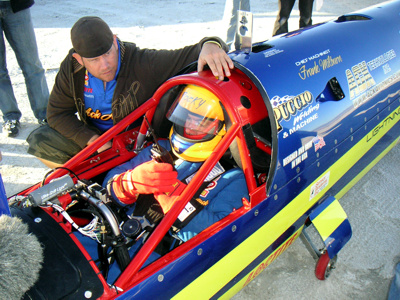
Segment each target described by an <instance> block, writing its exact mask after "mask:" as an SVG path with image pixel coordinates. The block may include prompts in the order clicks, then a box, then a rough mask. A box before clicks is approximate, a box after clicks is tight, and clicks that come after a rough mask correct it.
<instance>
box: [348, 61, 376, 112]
mask: <svg viewBox="0 0 400 300" xmlns="http://www.w3.org/2000/svg"><path fill="white" fill-rule="evenodd" d="M346 78H347V83H348V86H349V95H350V99H351V100H353V99H355V98H356V97H357V96H359V95H360V94H362V93H365V92H366V91H367V90H368V89H369V88H371V87H372V86H374V85H375V84H376V83H375V80H374V78H373V77H372V75H371V73H370V72H369V71H368V68H367V63H366V62H365V61H362V62H360V63H358V64H357V65H354V66H353V67H352V68H351V70H350V69H347V70H346ZM360 102H361V103H360ZM363 102H365V101H353V106H354V108H356V107H358V106H360V105H361V104H362V103H363Z"/></svg>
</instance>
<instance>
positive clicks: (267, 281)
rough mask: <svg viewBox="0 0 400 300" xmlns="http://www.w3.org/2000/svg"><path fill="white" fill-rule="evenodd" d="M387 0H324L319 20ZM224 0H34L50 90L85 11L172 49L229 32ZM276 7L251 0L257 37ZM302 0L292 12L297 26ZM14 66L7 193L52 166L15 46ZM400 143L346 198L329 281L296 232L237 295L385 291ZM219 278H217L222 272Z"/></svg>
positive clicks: (399, 188)
mask: <svg viewBox="0 0 400 300" xmlns="http://www.w3.org/2000/svg"><path fill="white" fill-rule="evenodd" d="M381 2H383V1H372V0H354V1H345V0H325V1H324V2H323V6H322V8H321V9H320V10H319V11H314V13H313V21H314V23H319V22H323V21H326V20H331V19H334V18H336V17H337V16H339V15H341V14H344V13H349V12H352V11H355V10H358V9H362V8H365V7H368V6H370V5H374V4H377V3H381ZM224 7H225V1H223V0H208V1H193V0H153V1H139V0H124V1H108V0H86V1H79V0H63V1H56V0H36V4H35V5H34V6H33V7H32V8H31V13H32V18H33V23H34V27H35V31H36V38H37V43H38V47H39V53H40V58H41V61H42V64H43V66H44V68H45V69H46V78H47V82H48V85H49V89H50V90H51V88H52V86H53V83H54V77H55V75H56V73H57V70H58V68H59V64H60V62H61V60H62V59H63V58H64V57H65V55H66V54H67V51H68V49H69V48H70V47H71V42H70V38H69V30H70V28H71V26H72V25H73V24H74V23H75V21H76V20H77V19H78V18H80V17H81V16H84V15H97V16H100V17H101V18H103V19H104V20H105V21H106V22H108V23H109V25H110V26H111V27H112V29H113V31H114V33H116V34H118V36H119V37H120V38H121V39H122V40H127V41H133V42H136V43H137V44H138V45H139V46H140V47H142V48H145V47H148V48H156V49H161V48H167V49H174V48H179V47H182V46H184V45H188V44H191V43H195V42H197V41H199V40H200V39H201V38H202V37H204V36H210V35H218V36H220V37H222V38H224V37H225V32H226V27H227V22H226V20H224V19H223V15H224ZM277 10H278V4H277V1H275V0H253V1H251V11H252V12H253V15H254V33H253V36H254V41H263V40H266V39H268V38H270V37H271V32H272V26H273V22H274V20H275V17H276V14H277ZM297 26H298V10H297V4H296V5H295V8H294V10H293V12H292V16H291V18H290V20H289V27H290V30H295V29H297ZM7 63H8V69H9V73H10V76H11V79H12V81H13V86H14V91H15V95H16V97H17V100H18V102H19V106H20V109H21V111H22V113H23V116H22V119H21V125H22V128H21V132H20V135H19V136H18V137H17V138H15V139H9V138H6V137H4V136H2V135H1V136H0V150H1V152H2V154H3V160H2V162H1V163H0V172H1V175H2V177H3V180H4V184H5V189H6V192H7V195H8V196H11V195H13V194H14V193H16V192H18V191H20V190H22V189H24V188H26V187H29V186H30V185H32V184H34V183H36V182H38V181H40V180H41V179H42V177H43V175H44V174H45V173H46V172H47V171H48V169H47V168H46V167H44V166H43V165H42V164H41V163H40V162H39V161H38V160H36V159H35V158H34V157H32V156H31V155H28V154H27V153H26V150H27V143H26V142H25V139H26V137H27V136H28V134H29V133H30V132H31V131H32V130H33V129H34V128H36V127H37V126H38V125H37V123H36V120H35V118H34V117H33V114H32V112H31V110H30V107H29V102H28V99H27V93H26V89H25V83H24V79H23V76H22V73H21V71H20V69H19V67H18V65H17V63H16V60H15V57H14V55H13V52H12V51H11V48H10V47H9V46H7ZM399 165H400V146H399V145H398V146H396V147H395V148H394V149H393V150H392V151H390V152H389V153H388V155H387V156H386V157H385V158H384V159H382V161H380V162H379V163H378V164H377V165H376V166H375V167H374V168H373V169H372V170H371V171H370V172H369V173H368V174H367V175H366V176H365V177H364V178H363V179H362V180H361V181H360V182H359V183H358V184H357V185H356V186H355V187H354V188H353V189H351V190H350V191H349V192H348V194H347V195H346V196H345V197H343V198H342V199H341V201H340V202H341V204H342V205H343V207H344V209H345V210H346V212H347V214H348V217H349V220H350V222H351V224H352V228H353V237H352V239H351V240H350V242H349V243H348V245H347V246H346V247H345V248H344V249H343V250H342V251H341V252H340V255H339V260H338V266H337V269H336V270H335V271H334V272H333V273H332V275H331V277H330V278H329V279H328V280H326V281H323V282H321V281H319V280H317V279H316V278H315V277H314V261H313V259H312V258H311V256H310V255H309V254H308V252H307V251H306V249H305V248H304V246H303V244H302V243H301V241H300V240H297V241H296V242H295V243H294V245H293V246H292V247H290V248H289V249H288V250H287V251H286V252H285V253H284V254H282V255H281V256H280V257H279V258H278V259H277V260H276V261H275V262H274V263H273V264H271V265H270V266H269V267H268V268H267V269H266V270H265V271H264V272H262V273H261V274H260V275H259V276H258V277H257V278H256V279H255V280H253V281H252V282H251V283H250V284H249V285H248V286H247V287H246V288H245V289H243V290H242V291H241V292H240V293H239V294H237V295H236V296H235V297H234V299H237V300H239V299H386V296H387V290H388V286H389V283H390V280H391V277H392V275H393V271H394V266H395V263H396V262H398V261H399V260H400V222H399V221H400V220H399V219H400V204H399V203H400V201H399V198H400V196H399V192H400V183H399V178H400V168H399ZM216 280H218V279H217V278H216Z"/></svg>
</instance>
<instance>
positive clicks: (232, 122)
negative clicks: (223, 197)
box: [0, 1, 400, 299]
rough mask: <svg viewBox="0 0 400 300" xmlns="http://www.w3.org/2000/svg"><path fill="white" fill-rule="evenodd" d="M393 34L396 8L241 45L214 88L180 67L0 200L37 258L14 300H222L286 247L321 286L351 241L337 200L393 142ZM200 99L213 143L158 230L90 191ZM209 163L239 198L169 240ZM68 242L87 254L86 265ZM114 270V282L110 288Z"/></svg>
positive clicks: (396, 89) (397, 81)
mask: <svg viewBox="0 0 400 300" xmlns="http://www.w3.org/2000/svg"><path fill="white" fill-rule="evenodd" d="M399 24H400V1H392V2H387V3H385V4H382V5H377V6H374V7H371V8H368V9H365V10H361V11H358V12H355V13H351V14H347V15H343V16H340V17H339V18H337V19H336V20H332V21H330V22H326V23H322V24H317V25H314V26H311V27H307V28H303V29H300V30H298V31H295V32H290V33H287V34H283V35H279V36H277V37H274V38H272V39H270V40H267V41H265V42H260V43H255V44H252V45H251V46H249V45H248V40H247V39H243V45H244V47H243V49H241V50H236V51H234V52H232V53H230V54H229V55H230V57H231V58H232V60H233V61H234V63H235V69H234V70H233V71H232V75H231V76H230V77H229V78H228V77H227V78H225V79H224V80H222V81H221V80H218V79H217V78H215V77H214V76H213V75H212V73H211V72H210V71H207V70H206V71H203V72H200V73H197V72H195V70H196V65H191V66H188V67H187V68H186V69H185V70H183V71H182V73H181V74H179V75H177V76H176V77H173V78H171V79H170V80H168V81H167V82H165V83H164V84H162V85H161V86H160V88H159V89H158V90H157V91H156V93H155V94H154V95H153V97H152V98H151V99H149V100H148V101H147V102H145V103H144V104H143V105H141V106H139V107H138V108H137V109H136V110H135V111H134V112H132V113H131V114H130V115H129V116H127V117H126V118H125V119H123V120H122V121H121V122H119V123H118V124H117V125H116V126H114V127H113V128H111V129H110V130H108V131H107V132H106V133H104V134H103V135H102V136H101V137H100V138H99V139H98V140H97V141H96V142H95V143H93V144H91V145H90V146H88V147H87V148H85V149H83V150H82V151H81V152H80V153H79V154H77V155H76V156H75V157H73V158H72V159H71V160H70V161H68V162H67V163H66V164H65V165H64V166H63V167H62V168H59V169H56V170H54V171H52V172H50V173H49V174H48V175H47V176H46V177H45V178H44V179H43V181H42V182H40V183H38V184H36V185H34V186H32V187H31V188H28V189H26V190H24V191H21V192H20V193H18V194H17V195H14V196H12V197H10V198H9V199H8V202H9V204H10V206H11V210H10V211H9V210H8V206H7V205H1V206H0V208H1V209H2V211H3V213H5V214H11V215H12V216H13V217H18V218H20V219H21V220H22V221H23V222H24V223H25V224H27V225H28V226H29V232H30V233H31V234H33V235H34V236H36V237H37V239H38V240H39V242H40V244H41V245H42V247H43V255H44V259H43V264H42V268H41V269H40V272H39V279H38V280H37V282H36V284H35V285H34V286H33V287H31V288H30V290H28V291H27V292H26V294H25V296H24V298H25V299H161V298H162V299H188V298H202V299H203V298H204V299H205V298H207V299H215V298H229V297H231V296H232V295H234V294H235V293H237V292H238V291H239V290H240V289H242V288H243V287H244V286H246V285H247V284H248V283H249V282H250V281H251V280H253V279H254V278H256V276H257V275H258V274H259V273H260V272H261V271H263V270H264V269H265V268H267V267H268V265H270V264H271V263H272V262H273V261H274V260H275V259H276V258H277V257H278V256H279V255H280V254H281V253H283V252H284V251H285V250H286V249H287V248H288V247H289V246H290V245H291V244H292V243H293V242H294V241H295V240H296V239H297V238H298V237H301V239H302V240H303V241H304V242H305V244H306V245H307V247H308V248H309V250H310V252H311V254H312V255H313V256H314V257H315V259H316V269H315V275H316V276H317V278H318V279H321V280H324V279H326V278H327V277H328V276H329V275H330V272H331V270H332V269H333V267H334V266H335V264H336V259H337V255H338V253H339V251H340V250H341V249H342V248H343V246H344V245H345V244H346V243H347V242H348V241H349V239H350V238H351V232H352V231H351V226H350V222H349V221H348V219H347V216H346V213H345V212H344V210H343V208H342V207H341V205H340V203H339V201H338V200H339V199H340V198H341V197H342V196H343V194H344V193H345V192H346V191H348V190H349V189H350V188H351V187H352V186H353V185H354V184H355V183H356V182H357V181H358V179H360V178H361V177H362V175H364V174H365V173H366V172H367V171H368V170H369V169H370V168H372V166H373V165H374V164H376V162H377V161H378V160H379V159H380V158H381V157H382V156H383V155H384V154H386V153H387V152H388V151H389V150H390V149H391V148H393V147H394V146H395V145H396V144H397V143H398V142H399V136H400V134H399V133H400V122H399V120H400V95H399V93H400V61H399V58H398V57H397V54H398V53H400V43H399V38H400V36H399V26H400V25H399ZM240 26H242V27H243V26H249V24H248V23H247V22H244V21H243V19H241V23H240ZM240 26H239V29H238V32H239V34H240V32H242V33H244V35H246V34H248V32H249V30H244V29H243V28H240ZM188 87H191V88H190V89H188ZM199 90H205V91H208V92H209V93H211V94H212V95H214V96H215V97H216V98H217V99H218V101H219V102H220V103H221V105H222V106H223V107H224V110H225V114H226V116H227V119H226V134H225V135H224V137H223V138H222V139H221V141H220V142H219V144H218V145H217V147H216V149H215V151H213V153H212V154H211V155H210V157H209V158H208V159H207V160H206V161H205V162H204V163H203V165H202V166H201V168H200V170H199V171H198V172H197V173H196V175H195V176H194V177H193V179H192V180H191V181H190V183H189V184H188V185H187V186H186V187H185V188H184V189H183V190H182V191H181V192H180V194H179V195H178V196H177V197H176V199H175V200H174V203H173V205H172V207H171V209H170V210H169V211H168V212H167V213H166V214H165V215H163V216H162V218H161V219H160V220H159V221H157V222H152V221H151V220H149V217H148V216H147V215H135V216H132V217H130V218H127V217H126V215H127V214H126V211H125V209H124V208H121V207H120V206H118V205H116V204H115V202H114V201H112V199H111V198H110V195H109V193H108V191H107V189H106V188H105V187H104V186H103V185H102V183H103V180H104V178H105V176H106V174H107V173H108V171H109V170H111V169H112V168H114V167H116V166H119V165H121V164H122V163H125V162H127V161H128V160H130V159H132V158H134V157H136V156H137V155H139V154H140V152H141V151H143V150H142V149H143V148H145V147H146V146H148V145H150V144H156V145H157V144H158V141H160V140H165V139H168V137H169V131H170V128H171V126H172V125H171V122H170V121H169V120H168V119H167V118H166V117H165V116H166V114H167V112H168V111H169V109H170V107H171V105H172V104H173V103H174V102H175V101H176V99H179V98H180V97H182V96H183V94H184V93H186V94H185V96H187V97H193V98H196V97H197V99H198V97H200V98H201V96H199V95H198V94H196V91H199ZM200 100H201V99H200ZM108 141H112V148H110V149H108V150H106V151H104V152H101V153H97V151H96V150H97V149H98V148H100V147H101V146H102V145H104V144H105V143H106V142H108ZM155 151H156V152H157V151H158V152H157V153H158V155H159V157H158V159H160V160H161V161H164V160H163V159H164V158H165V156H164V155H165V153H163V151H162V149H161V148H156V149H155ZM218 162H222V164H223V166H224V168H225V169H227V170H229V169H232V168H240V169H241V170H242V171H243V173H244V176H245V179H246V185H247V189H248V197H244V198H243V199H242V206H241V207H240V208H239V209H234V210H232V212H231V213H230V214H229V215H227V216H226V217H224V218H222V219H221V220H219V221H218V222H216V223H214V224H213V225H211V226H209V227H208V228H206V229H205V230H203V231H202V232H200V233H199V234H197V235H196V236H195V237H193V238H191V239H189V240H188V241H185V242H183V241H182V240H179V239H176V237H175V235H174V233H176V231H177V230H179V228H178V229H177V228H176V224H177V220H182V218H184V216H187V215H190V214H192V213H193V212H194V211H196V209H195V208H193V207H192V206H191V205H190V202H191V200H192V198H193V197H194V196H195V195H196V193H198V191H199V189H201V188H203V182H204V181H205V179H206V177H207V176H208V174H209V173H210V172H211V170H213V168H214V167H215V165H216V164H217V163H218ZM78 231H79V232H81V233H83V234H84V235H85V237H86V238H87V239H91V240H95V241H96V242H97V243H98V253H97V256H98V259H93V257H92V256H93V255H92V254H91V253H90V251H88V249H87V248H86V247H85V240H84V239H80V238H78V237H77V235H76V232H78ZM310 233H311V234H310ZM314 233H318V234H319V237H320V238H318V239H315V238H314V237H315V234H314ZM132 247H136V249H137V251H136V252H135V254H134V255H133V256H131V255H129V250H130V249H131V248H132ZM155 254H156V258H154V255H155ZM26 263H27V268H29V261H27V262H26ZM113 263H116V264H118V266H119V268H120V270H121V272H120V274H119V275H118V277H117V278H116V279H115V280H110V278H109V277H108V276H107V273H108V270H109V267H110V265H111V264H113ZM342 267H345V266H342ZM215 278H218V280H215Z"/></svg>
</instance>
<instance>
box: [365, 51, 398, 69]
mask: <svg viewBox="0 0 400 300" xmlns="http://www.w3.org/2000/svg"><path fill="white" fill-rule="evenodd" d="M395 57H396V52H395V51H394V50H393V49H391V50H389V51H388V52H386V53H384V54H382V55H380V56H378V57H376V58H374V59H372V60H370V61H369V62H367V65H368V68H369V69H370V71H373V70H375V69H376V68H379V67H380V66H383V65H386V63H387V62H388V61H390V60H392V59H393V58H395Z"/></svg>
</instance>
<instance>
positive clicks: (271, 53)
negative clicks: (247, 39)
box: [264, 49, 283, 57]
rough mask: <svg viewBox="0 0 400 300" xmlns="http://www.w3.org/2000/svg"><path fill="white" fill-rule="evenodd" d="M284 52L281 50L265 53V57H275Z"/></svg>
mask: <svg viewBox="0 0 400 300" xmlns="http://www.w3.org/2000/svg"><path fill="white" fill-rule="evenodd" d="M282 52H283V50H281V49H272V50H269V51H266V52H264V57H271V56H274V55H276V54H279V53H282Z"/></svg>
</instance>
